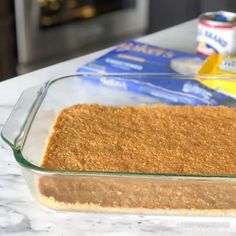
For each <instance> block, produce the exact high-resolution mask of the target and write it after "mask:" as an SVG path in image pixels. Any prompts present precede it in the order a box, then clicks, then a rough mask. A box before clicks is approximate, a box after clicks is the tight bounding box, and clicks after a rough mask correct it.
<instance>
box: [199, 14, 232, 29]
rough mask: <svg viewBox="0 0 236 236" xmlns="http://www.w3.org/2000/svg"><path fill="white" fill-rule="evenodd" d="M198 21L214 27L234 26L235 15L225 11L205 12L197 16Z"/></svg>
mask: <svg viewBox="0 0 236 236" xmlns="http://www.w3.org/2000/svg"><path fill="white" fill-rule="evenodd" d="M199 20H201V21H205V22H208V23H210V24H214V25H218V24H219V25H232V26H234V25H236V14H235V13H233V12H227V11H217V12H206V13H203V14H201V15H200V16H199Z"/></svg>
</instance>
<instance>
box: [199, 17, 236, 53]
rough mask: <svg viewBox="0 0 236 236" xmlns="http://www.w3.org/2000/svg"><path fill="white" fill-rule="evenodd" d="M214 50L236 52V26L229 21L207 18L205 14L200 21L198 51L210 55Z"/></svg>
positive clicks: (216, 51)
mask: <svg viewBox="0 0 236 236" xmlns="http://www.w3.org/2000/svg"><path fill="white" fill-rule="evenodd" d="M222 14H223V13H222ZM208 18H209V13H208ZM213 52H215V53H219V54H222V53H225V54H230V55H235V54H236V26H235V24H233V23H232V24H230V23H229V22H218V21H214V20H205V19H204V15H203V16H202V17H201V18H200V20H199V23H198V35H197V53H199V54H201V55H204V56H208V55H210V54H211V53H213Z"/></svg>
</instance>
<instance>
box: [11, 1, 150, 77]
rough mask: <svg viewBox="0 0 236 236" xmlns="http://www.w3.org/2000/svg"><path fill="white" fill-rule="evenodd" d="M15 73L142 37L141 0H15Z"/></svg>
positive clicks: (143, 13) (144, 13) (144, 12)
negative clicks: (16, 54)
mask: <svg viewBox="0 0 236 236" xmlns="http://www.w3.org/2000/svg"><path fill="white" fill-rule="evenodd" d="M15 11H16V14H15V15H16V35H17V50H18V62H19V66H18V70H19V72H20V73H23V72H27V71H31V70H33V69H37V68H40V67H42V66H46V65H49V64H50V63H55V62H58V61H61V60H64V59H67V58H71V57H74V56H80V55H83V54H85V53H89V52H91V51H93V50H97V49H101V48H104V47H107V46H111V45H113V44H115V43H117V42H119V41H121V40H124V39H128V38H132V37H136V36H139V35H142V34H143V33H144V32H145V30H146V28H147V19H148V1H147V0H112V1H111V0H15Z"/></svg>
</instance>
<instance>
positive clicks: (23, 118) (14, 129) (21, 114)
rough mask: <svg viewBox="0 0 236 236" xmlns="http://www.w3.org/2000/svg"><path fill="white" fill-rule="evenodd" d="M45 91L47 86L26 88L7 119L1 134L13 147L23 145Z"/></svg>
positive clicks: (16, 147)
mask: <svg viewBox="0 0 236 236" xmlns="http://www.w3.org/2000/svg"><path fill="white" fill-rule="evenodd" d="M44 91H45V86H43V87H42V86H36V87H32V88H29V89H26V90H25V91H24V92H23V93H22V94H21V96H20V98H19V100H18V101H17V103H16V105H15V106H14V108H13V110H12V112H11V114H10V116H9V118H8V119H7V121H6V123H5V125H4V127H3V129H2V132H1V136H2V138H3V139H4V140H5V141H6V142H7V143H8V144H9V145H10V146H11V147H12V148H13V149H18V148H19V147H21V146H22V145H23V142H24V137H25V135H26V134H27V132H28V128H29V126H30V125H31V122H32V120H33V118H34V116H35V114H36V112H37V110H38V107H39V105H40V103H41V102H42V98H43V97H44V95H45V93H44Z"/></svg>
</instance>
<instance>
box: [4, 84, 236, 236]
mask: <svg viewBox="0 0 236 236" xmlns="http://www.w3.org/2000/svg"><path fill="white" fill-rule="evenodd" d="M12 89H13V90H17V85H16V86H15V87H12ZM4 99H5V100H6V101H5V103H4ZM11 99H12V98H11ZM0 100H1V105H0V127H1V128H2V127H3V125H4V123H5V120H6V119H7V117H8V116H9V114H10V112H11V110H12V108H13V105H11V104H9V103H8V101H7V98H4V97H1V84H0ZM16 100H17V97H15V101H16ZM1 128H0V130H1ZM0 170H1V171H0V235H1V236H13V235H26V236H28V235H29V236H31V235H40V236H41V235H42V236H44V235H56V236H57V235H77V234H79V235H97V236H100V235H108V234H109V235H120V234H122V235H150V236H151V235H157V234H158V235H199V234H201V235H203V234H204V233H205V234H206V233H207V234H208V235H209V234H214V235H215V236H217V235H222V233H224V235H236V219H235V218H233V217H202V218H201V217H177V216H175V217H174V216H154V215H128V214H127V215H125V214H99V213H96V214H93V213H81V212H77V213H68V212H55V211H52V210H50V209H47V208H44V207H43V206H41V205H39V204H38V203H37V202H35V200H34V199H33V198H32V196H31V194H30V192H29V190H28V188H27V186H26V184H25V181H24V179H23V177H22V174H21V170H20V168H19V165H18V164H17V163H16V161H15V160H14V157H13V154H12V151H11V149H10V147H9V146H8V145H7V144H6V143H5V142H3V140H2V139H0Z"/></svg>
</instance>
